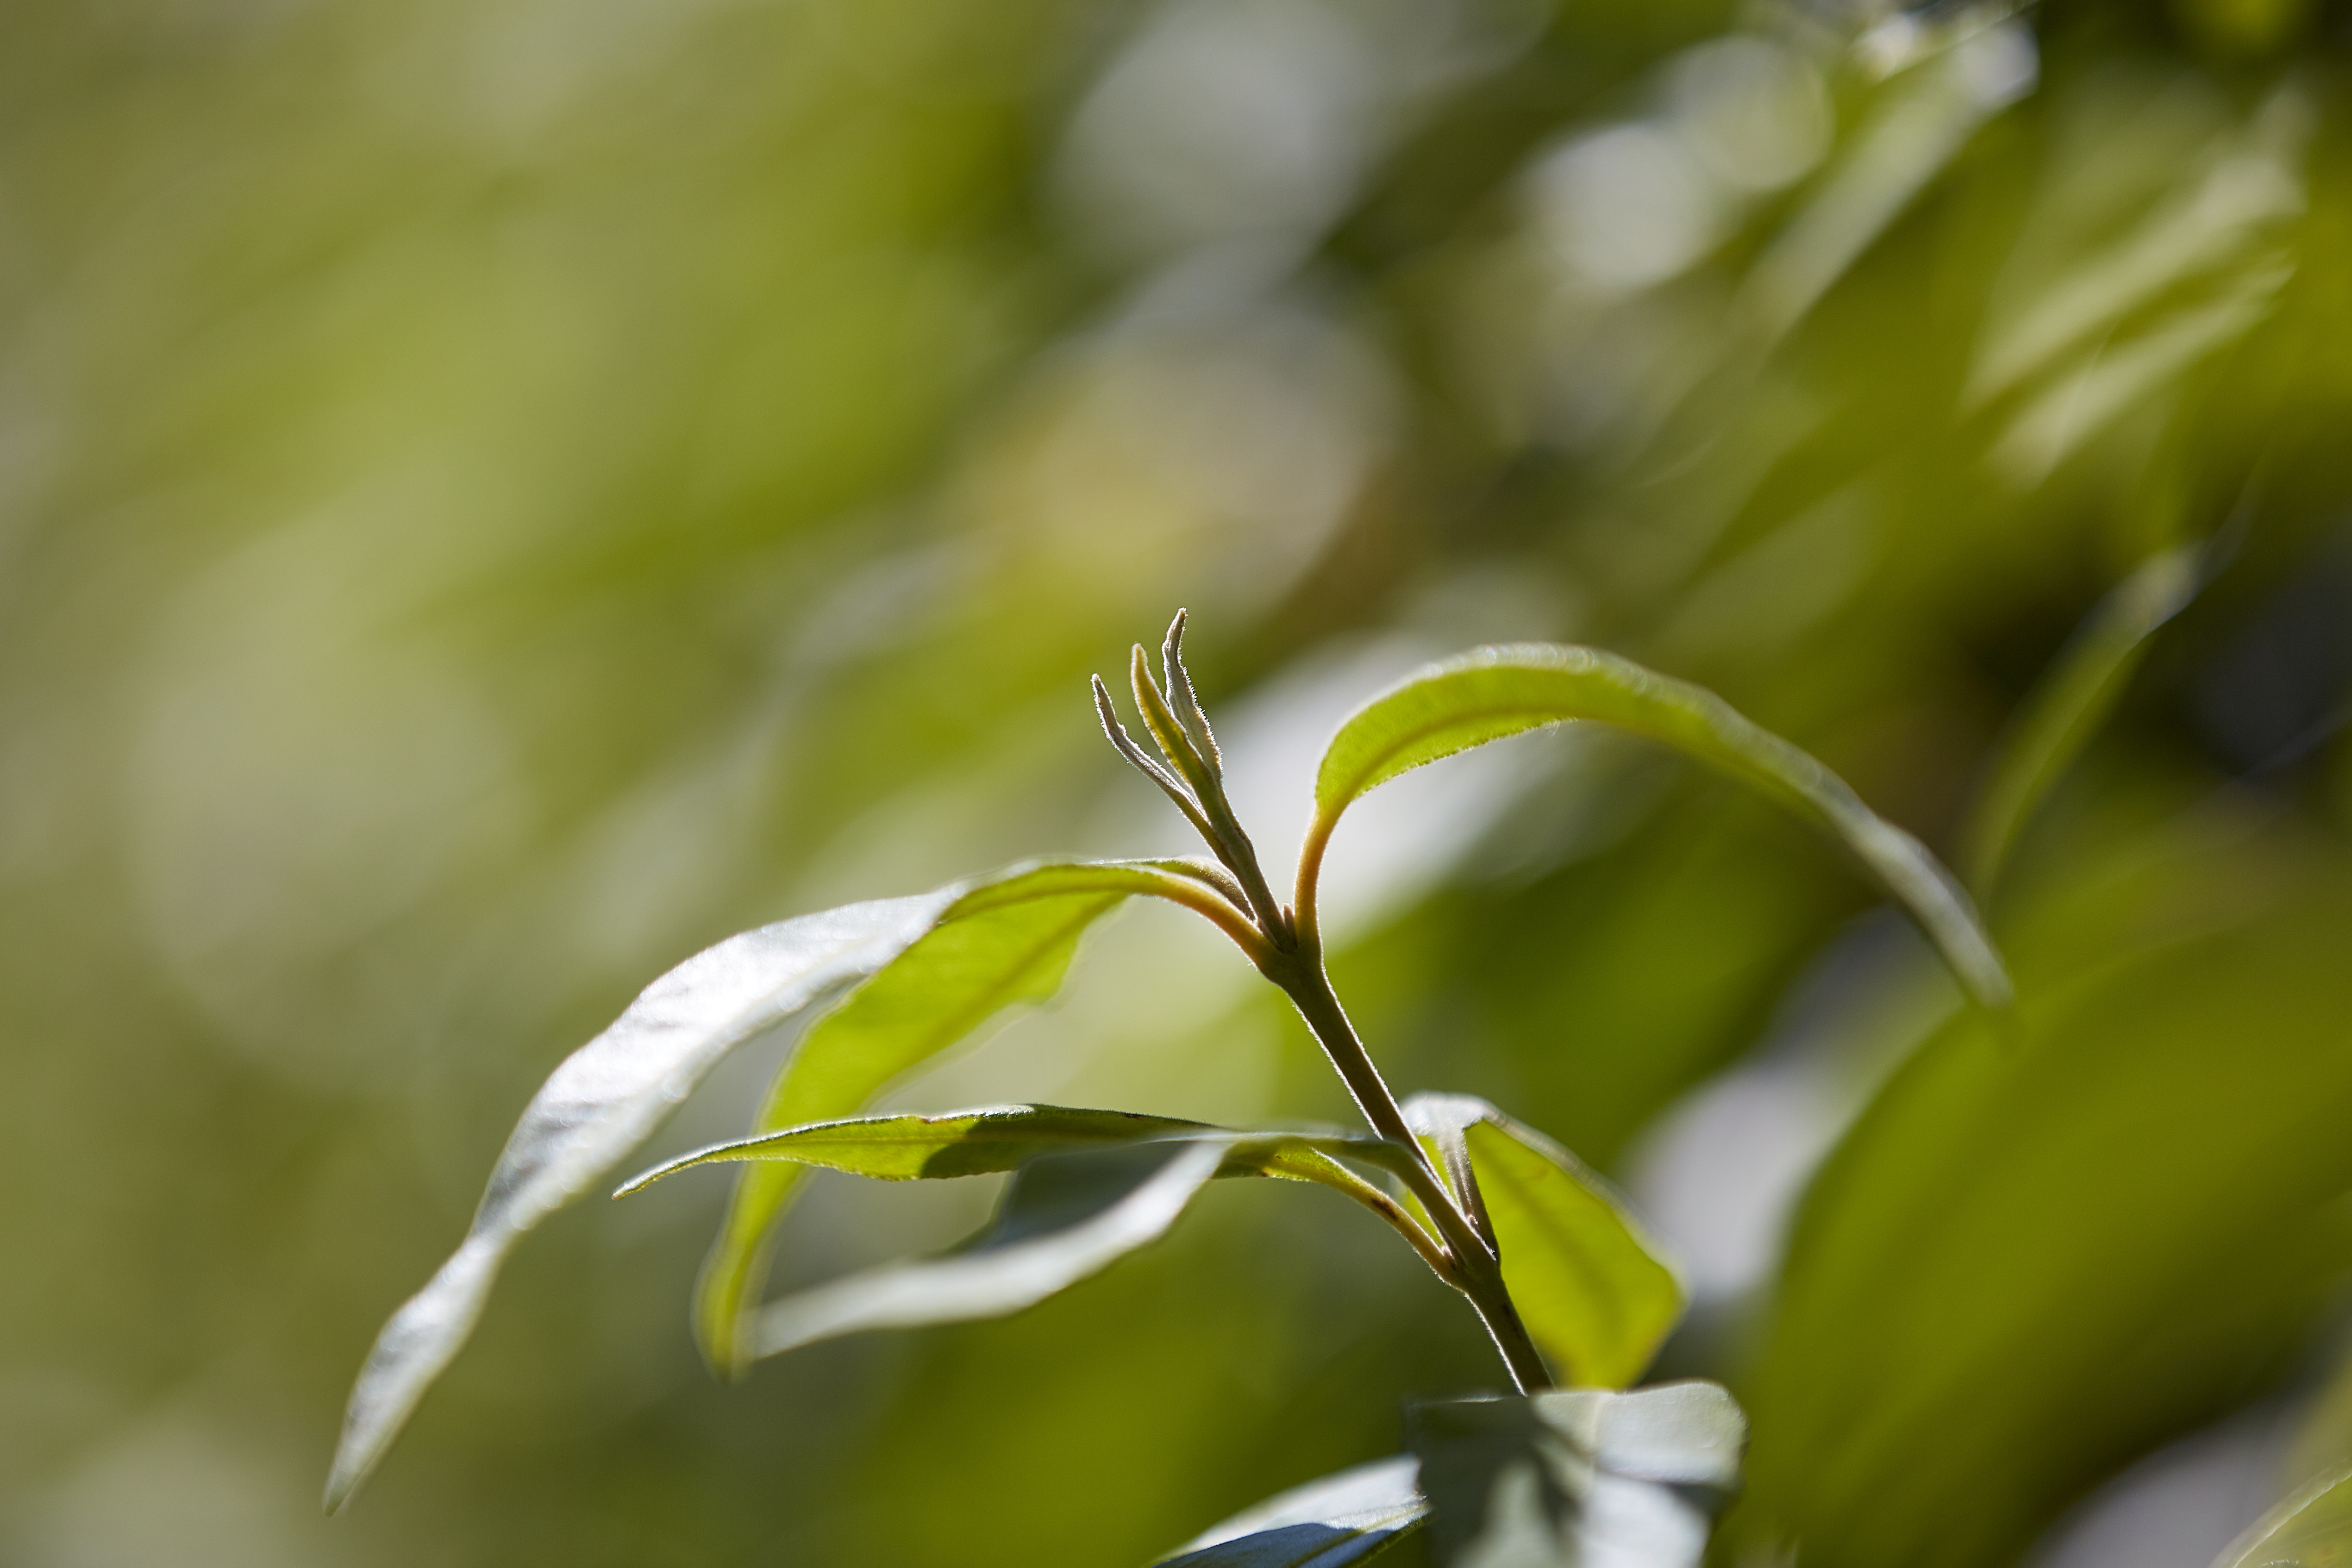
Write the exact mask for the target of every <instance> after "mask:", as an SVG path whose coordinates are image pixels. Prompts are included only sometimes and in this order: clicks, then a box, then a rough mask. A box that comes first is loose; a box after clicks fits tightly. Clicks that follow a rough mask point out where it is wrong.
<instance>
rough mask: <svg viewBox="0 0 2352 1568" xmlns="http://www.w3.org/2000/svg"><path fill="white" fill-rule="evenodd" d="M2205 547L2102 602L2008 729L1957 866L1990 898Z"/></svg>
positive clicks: (2160, 565)
mask: <svg viewBox="0 0 2352 1568" xmlns="http://www.w3.org/2000/svg"><path fill="white" fill-rule="evenodd" d="M2201 560H2202V551H2201V550H2200V549H2197V548H2195V547H2189V546H2184V547H2182V548H2180V549H2169V550H2166V551H2164V552H2163V553H2162V554H2160V555H2157V556H2153V557H2151V558H2150V559H2147V560H2146V561H2144V562H2142V563H2141V564H2140V566H2139V568H2138V569H2137V570H2135V571H2134V572H2133V573H2132V574H2131V575H2130V576H2129V577H2127V578H2126V579H2124V580H2123V581H2122V582H2121V583H2119V584H2118V585H2116V590H2115V591H2114V592H2112V593H2110V594H2108V595H2107V596H2106V598H2105V599H2104V600H2102V601H2100V602H2099V607H2098V608H2097V609H2096V610H2095V611H2093V612H2091V615H2090V618H2089V619H2088V620H2086V621H2085V622H2084V623H2083V627H2082V629H2081V630H2080V631H2079V632H2076V633H2075V634H2074V640H2073V641H2072V642H2070V643H2067V645H2066V648H2065V650H2064V651H2063V653H2060V654H2059V656H2058V659H2057V662H2056V664H2054V665H2053V667H2052V668H2051V670H2050V672H2049V674H2046V675H2045V676H2043V677H2042V682H2041V684H2040V685H2038V686H2037V687H2036V688H2035V690H2034V692H2033V694H2032V695H2031V696H2030V697H2029V698H2028V699H2027V701H2026V705H2025V707H2024V710H2023V711H2022V712H2021V714H2020V715H2019V716H2018V717H2017V719H2016V721H2015V722H2014V723H2013V724H2012V725H2011V727H2010V732H2009V735H2008V736H2007V737H2006V738H2005V739H2004V740H2003V741H2002V743H2001V747H2000V754H1999V757H1998V758H1997V759H1996V761H1995V762H1994V765H1993V771H1992V776H1991V778H1990V779H1989V780H1988V781H1987V782H1986V785H1985V788H1984V791H1983V793H1982V794H1980V795H1979V797H1978V798H1977V804H1976V809H1975V810H1974V811H1972V812H1971V813H1970V815H1969V827H1968V830H1967V831H1966V832H1965V833H1964V834H1963V835H1962V839H1961V841H1962V843H1963V844H1964V846H1965V848H1964V850H1963V852H1962V857H1961V864H1962V865H1963V866H1964V867H1965V868H1966V869H1967V872H1968V878H1969V886H1970V887H1971V888H1973V889H1975V890H1976V894H1977V896H1978V897H1979V898H1982V899H1988V900H1989V899H1990V898H1991V896H1992V893H1993V889H1994V887H1995V885H1996V884H1997V883H1998V882H1999V881H2000V873H2001V868H2002V866H2003V865H2004V864H2005V863H2006V862H2007V861H2008V859H2009V852H2010V850H2011V847H2012V846H2013V845H2014V844H2015V843H2016V841H2017V835H2018V832H2019V831H2020V830H2021V829H2022V828H2023V827H2024V825H2025V823H2026V821H2027V819H2029V818H2030V817H2032V814H2033V810H2034V808H2035V807H2036V806H2038V805H2040V804H2041V803H2042V798H2043V797H2044V796H2045V795H2047V794H2048V793H2049V792H2050V787H2051V786H2052V785H2053V784H2054V783H2056V782H2057V781H2058V778H2059V776H2060V775H2061V774H2063V773H2064V772H2065V770H2066V768H2067V765H2068V764H2070V763H2072V762H2073V761H2074V758H2076V757H2077V756H2078V755H2080V754H2081V752H2082V749H2083V747H2084V744H2085V743H2086V742H2087V741H2088V740H2089V739H2090V738H2091V737H2092V736H2093V735H2095V734H2096V733H2097V732H2098V728H2099V726H2100V725H2101V724H2102V723H2104V722H2105V719H2106V716H2107V714H2108V711H2109V710H2110V709H2112V708H2113V707H2114V706H2115V705H2116V698H2117V697H2119V696H2121V695H2123V690H2124V686H2125V685H2126V682H2128V681H2129V680H2130V679H2131V673H2132V671H2134V670H2135V669H2137V668H2138V667H2139V662H2140V660H2141V659H2142V658H2144V657H2146V656H2147V647H2148V641H2147V640H2148V638H2149V636H2150V635H2151V634H2153V633H2154V632H2155V631H2156V629H2157V628H2158V627H2159V626H2161V625H2163V624H2164V623H2165V622H2168V621H2169V620H2171V619H2172V618H2173V617H2174V616H2175V615H2178V614H2179V613H2180V612H2181V611H2182V609H2184V608H2185V607H2186V606H2187V605H2188V603H2189V601H2190V600H2191V599H2194V598H2195V597H2196V596H2197V589H2198V578H2199V573H2200V563H2201Z"/></svg>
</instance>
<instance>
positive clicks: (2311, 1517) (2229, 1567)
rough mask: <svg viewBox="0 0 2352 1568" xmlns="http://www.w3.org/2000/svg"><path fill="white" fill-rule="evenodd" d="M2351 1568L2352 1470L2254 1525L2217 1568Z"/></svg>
mask: <svg viewBox="0 0 2352 1568" xmlns="http://www.w3.org/2000/svg"><path fill="white" fill-rule="evenodd" d="M2347 1564H2352V1471H2347V1472H2338V1473H2336V1474H2334V1475H2329V1476H2326V1477H2323V1478H2322V1479H2319V1480H2316V1481H2314V1482H2312V1483H2311V1485H2309V1486H2307V1487H2305V1488H2304V1489H2303V1490H2301V1491H2299V1492H2297V1493H2295V1494H2294V1496H2293V1497H2291V1498H2289V1499H2287V1500H2285V1501H2284V1502H2283V1503H2281V1504H2279V1506H2278V1507H2276V1508H2274V1509H2273V1510H2271V1511H2270V1512H2268V1513H2266V1514H2264V1515H2263V1517H2262V1518H2261V1519H2259V1520H2257V1521H2254V1524H2253V1526H2252V1528H2251V1529H2249V1530H2248V1531H2246V1532H2245V1533H2244V1534H2243V1535H2241V1536H2240V1537H2238V1539H2237V1540H2235V1541H2233V1542H2230V1544H2229V1545H2228V1546H2227V1547H2226V1548H2224V1549H2223V1550H2222V1552H2221V1556H2219V1557H2217V1558H2215V1559H2214V1560H2213V1568H2347Z"/></svg>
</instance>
